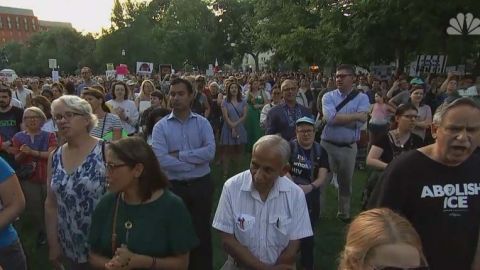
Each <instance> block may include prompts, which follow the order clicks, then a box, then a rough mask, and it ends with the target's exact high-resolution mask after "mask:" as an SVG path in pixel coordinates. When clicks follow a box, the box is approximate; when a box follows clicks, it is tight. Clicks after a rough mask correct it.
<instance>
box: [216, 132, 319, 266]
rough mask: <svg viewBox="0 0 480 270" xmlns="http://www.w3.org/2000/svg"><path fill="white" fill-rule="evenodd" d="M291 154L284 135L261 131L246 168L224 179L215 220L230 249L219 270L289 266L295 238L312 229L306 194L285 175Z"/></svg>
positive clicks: (227, 247)
mask: <svg viewBox="0 0 480 270" xmlns="http://www.w3.org/2000/svg"><path fill="white" fill-rule="evenodd" d="M289 156H290V146H289V144H288V142H287V141H285V140H284V139H282V138H281V137H280V136H278V135H266V136H263V137H262V138H260V139H259V140H258V141H257V142H256V143H255V145H254V146H253V151H252V160H251V163H250V170H247V171H244V172H242V173H240V174H238V175H236V176H234V177H232V178H230V179H229V180H228V181H227V182H226V183H225V185H224V187H223V191H222V195H221V197H220V201H219V203H218V208H217V212H216V213H215V218H214V220H213V227H214V228H215V229H217V230H218V231H219V232H220V237H221V241H222V246H223V247H224V249H225V251H226V252H227V253H228V255H229V257H228V260H227V262H226V263H225V265H224V266H223V267H222V270H234V269H293V268H292V267H293V265H294V263H295V258H296V254H297V251H298V248H299V245H300V241H299V240H300V239H302V238H305V237H309V236H312V235H313V233H312V227H311V225H310V219H309V216H308V210H307V204H306V201H305V195H304V193H303V191H302V190H301V189H300V188H299V187H298V186H297V185H295V183H293V182H292V181H291V180H289V179H288V178H287V177H285V174H286V173H287V172H288V171H289V168H290V167H289V165H288V160H289Z"/></svg>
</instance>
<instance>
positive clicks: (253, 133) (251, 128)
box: [245, 91, 265, 152]
mask: <svg viewBox="0 0 480 270" xmlns="http://www.w3.org/2000/svg"><path fill="white" fill-rule="evenodd" d="M247 98H248V97H247ZM253 102H254V103H252V99H251V98H248V113H247V118H246V119H245V129H246V130H247V145H246V150H247V151H248V152H252V148H253V145H254V144H255V142H256V141H257V140H258V139H260V137H262V136H263V135H264V132H263V129H262V128H261V127H260V113H261V111H262V108H258V109H256V108H254V107H253V105H254V104H264V103H265V99H264V94H263V93H262V91H258V93H257V95H256V96H255V98H254V99H253Z"/></svg>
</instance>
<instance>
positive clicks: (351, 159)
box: [320, 65, 370, 222]
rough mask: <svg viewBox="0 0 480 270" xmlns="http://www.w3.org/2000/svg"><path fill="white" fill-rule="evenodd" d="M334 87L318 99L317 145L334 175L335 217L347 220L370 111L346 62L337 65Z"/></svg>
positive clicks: (365, 98)
mask: <svg viewBox="0 0 480 270" xmlns="http://www.w3.org/2000/svg"><path fill="white" fill-rule="evenodd" d="M335 77H336V83H337V89H336V90H333V91H330V92H327V93H326V94H325V95H324V96H323V98H322V111H323V120H324V121H325V122H326V125H325V127H324V129H323V132H322V137H321V142H320V144H321V145H322V146H323V148H325V150H326V151H327V153H328V157H329V163H330V169H331V170H332V172H333V173H335V174H336V175H337V181H338V213H337V218H338V219H340V220H342V221H344V222H348V221H350V197H351V193H352V177H353V172H354V170H355V159H356V156H357V144H356V142H357V141H358V140H359V139H360V128H361V127H362V126H363V125H364V124H365V122H366V121H367V115H368V112H369V110H370V102H369V100H368V96H367V95H365V94H363V93H360V92H359V91H358V90H354V89H353V81H354V78H355V70H354V68H353V67H352V66H350V65H340V66H338V67H337V73H336V75H335Z"/></svg>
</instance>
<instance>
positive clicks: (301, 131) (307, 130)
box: [297, 129, 314, 135]
mask: <svg viewBox="0 0 480 270" xmlns="http://www.w3.org/2000/svg"><path fill="white" fill-rule="evenodd" d="M313 132H314V130H313V129H306V130H297V133H301V134H305V135H310V134H313Z"/></svg>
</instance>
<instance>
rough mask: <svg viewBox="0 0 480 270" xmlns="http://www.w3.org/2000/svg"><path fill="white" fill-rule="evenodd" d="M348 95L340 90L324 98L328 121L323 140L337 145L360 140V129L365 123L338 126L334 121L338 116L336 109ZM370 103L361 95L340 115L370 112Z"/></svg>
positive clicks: (344, 107)
mask: <svg viewBox="0 0 480 270" xmlns="http://www.w3.org/2000/svg"><path fill="white" fill-rule="evenodd" d="M346 97H347V95H344V94H342V93H341V92H340V90H339V89H336V90H333V91H330V92H327V93H325V95H324V96H323V98H322V111H323V117H324V119H326V120H327V125H326V126H325V128H324V129H323V133H322V140H328V141H333V142H336V143H353V142H356V141H358V140H359V139H360V128H361V127H362V125H363V124H364V123H365V122H364V121H356V122H350V123H348V124H341V125H336V124H333V123H332V120H333V119H334V118H335V116H336V115H337V110H336V109H335V108H336V107H337V105H338V104H340V103H341V102H342V101H343V100H344V99H345V98H346ZM369 110H370V102H369V100H368V96H367V95H365V94H363V93H359V94H358V95H357V96H356V97H355V98H354V99H352V100H350V101H349V102H348V103H347V104H346V105H345V106H343V108H342V109H340V111H339V112H338V113H342V114H351V113H359V112H368V111H369Z"/></svg>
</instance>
